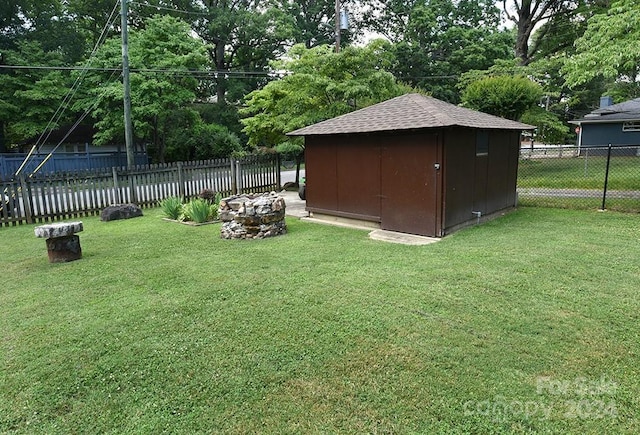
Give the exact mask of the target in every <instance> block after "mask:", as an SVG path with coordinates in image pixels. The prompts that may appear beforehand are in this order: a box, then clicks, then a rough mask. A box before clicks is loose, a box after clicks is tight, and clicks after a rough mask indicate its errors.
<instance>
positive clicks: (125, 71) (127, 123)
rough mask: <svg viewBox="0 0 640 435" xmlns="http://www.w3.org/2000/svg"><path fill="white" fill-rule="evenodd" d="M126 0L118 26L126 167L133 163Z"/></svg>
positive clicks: (121, 7) (123, 3)
mask: <svg viewBox="0 0 640 435" xmlns="http://www.w3.org/2000/svg"><path fill="white" fill-rule="evenodd" d="M127 2H128V0H120V27H121V33H122V85H123V86H124V99H123V100H124V140H125V145H126V149H127V167H128V168H132V167H133V166H134V165H135V156H134V154H133V131H132V126H131V83H130V82H129V31H128V28H127V15H128V4H127Z"/></svg>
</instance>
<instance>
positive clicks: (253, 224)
mask: <svg viewBox="0 0 640 435" xmlns="http://www.w3.org/2000/svg"><path fill="white" fill-rule="evenodd" d="M285 208H286V205H285V202H284V198H282V197H281V196H279V195H278V194H276V193H275V192H271V193H264V194H262V195H235V196H230V197H228V198H224V199H222V201H220V207H219V209H218V216H219V218H220V220H221V221H222V228H221V229H220V236H221V237H222V238H223V239H263V238H266V237H274V236H279V235H281V234H286V232H287V225H286V223H285Z"/></svg>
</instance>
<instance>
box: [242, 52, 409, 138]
mask: <svg viewBox="0 0 640 435" xmlns="http://www.w3.org/2000/svg"><path fill="white" fill-rule="evenodd" d="M390 49H391V47H390V45H389V44H388V43H384V42H382V41H381V40H377V41H373V42H371V43H370V44H369V45H367V46H366V47H346V48H345V49H344V50H342V51H341V52H340V53H334V52H333V47H331V46H319V47H315V48H312V49H306V48H305V47H304V46H303V45H296V46H294V47H293V48H292V49H291V50H289V52H288V53H287V56H286V60H283V61H281V62H279V63H278V64H277V65H276V67H277V68H282V69H285V70H287V71H290V72H291V74H290V75H287V76H286V77H284V78H283V79H281V80H277V81H272V82H270V83H269V84H267V85H266V86H265V87H263V88H262V89H259V90H255V91H253V92H251V93H250V94H249V95H247V97H246V100H245V103H246V108H245V109H243V110H242V114H243V115H245V116H246V118H245V119H243V121H242V122H243V124H244V125H245V129H244V131H245V132H246V134H247V135H248V136H249V143H250V144H251V145H253V146H268V147H272V146H276V145H278V144H280V143H282V142H286V141H287V140H288V139H287V137H286V136H285V134H286V133H287V132H289V131H292V130H294V129H296V128H301V127H304V126H306V125H309V124H313V123H315V122H319V121H322V120H325V119H329V118H332V117H334V116H338V115H342V114H344V113H348V112H351V111H352V110H355V109H359V108H362V107H365V106H368V105H370V104H374V103H377V102H380V101H383V100H386V99H388V98H391V97H395V96H398V95H402V94H404V93H407V92H408V91H409V88H408V87H406V86H403V85H400V84H398V83H397V82H396V79H395V77H394V76H393V75H392V74H391V73H389V72H387V70H388V69H389V68H390V67H391V65H392V60H393V55H392V54H391V52H390Z"/></svg>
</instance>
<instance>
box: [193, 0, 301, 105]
mask: <svg viewBox="0 0 640 435" xmlns="http://www.w3.org/2000/svg"><path fill="white" fill-rule="evenodd" d="M279 6H280V5H279V4H278V3H276V2H275V1H272V0H268V1H258V0H206V1H203V2H202V9H201V15H200V17H198V19H197V21H196V23H195V29H196V31H197V33H198V35H199V36H200V37H201V38H202V39H203V40H204V41H205V42H207V43H208V44H209V46H210V48H209V56H210V59H211V61H212V63H213V65H214V68H215V70H216V71H217V74H216V75H215V86H216V90H215V91H216V96H217V101H218V102H224V101H226V99H229V100H231V101H234V100H238V99H240V98H241V97H242V96H243V95H244V94H245V93H246V92H247V91H249V90H251V89H252V88H255V87H256V86H257V85H258V84H259V83H260V82H261V81H260V78H262V82H263V83H264V76H265V75H266V73H267V71H268V65H269V62H270V61H271V60H273V59H275V58H276V57H278V56H279V55H280V54H282V53H284V51H285V49H286V46H287V45H288V44H290V43H291V40H292V37H293V19H292V17H291V16H290V15H288V14H287V13H286V11H285V10H283V9H282V8H281V7H279ZM247 73H248V74H247ZM238 74H240V75H241V76H242V77H243V80H242V81H241V82H238V81H235V82H233V81H230V79H231V78H232V76H236V75H238ZM252 77H253V79H252ZM234 85H235V86H234ZM227 91H232V92H231V95H227Z"/></svg>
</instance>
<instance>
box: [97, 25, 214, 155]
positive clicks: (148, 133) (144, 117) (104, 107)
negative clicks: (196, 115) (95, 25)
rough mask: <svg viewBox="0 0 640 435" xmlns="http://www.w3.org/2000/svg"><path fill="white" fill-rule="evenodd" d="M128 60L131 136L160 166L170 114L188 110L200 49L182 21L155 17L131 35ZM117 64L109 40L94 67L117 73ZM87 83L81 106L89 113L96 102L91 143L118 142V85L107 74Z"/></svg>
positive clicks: (116, 47) (116, 50)
mask: <svg viewBox="0 0 640 435" xmlns="http://www.w3.org/2000/svg"><path fill="white" fill-rule="evenodd" d="M129 59H130V67H131V70H132V73H131V105H132V118H133V124H134V135H135V138H136V139H137V140H138V141H143V142H146V143H149V144H150V148H151V150H152V152H153V153H154V156H153V157H154V158H155V160H157V161H161V162H162V161H164V160H165V148H166V140H167V135H168V134H169V133H170V130H171V128H172V124H171V121H172V119H174V118H175V112H177V111H185V110H187V111H188V110H192V109H190V105H191V104H192V103H193V102H194V101H195V99H196V90H197V87H198V80H197V79H196V78H195V77H194V76H193V73H192V71H193V70H202V69H203V68H204V65H205V64H206V62H207V56H206V46H205V45H204V44H203V43H202V41H200V40H198V39H196V38H194V37H193V36H192V35H191V29H190V27H189V25H188V24H187V23H186V22H184V21H181V20H179V19H177V18H173V17H170V16H155V17H152V18H149V19H147V20H146V24H145V28H144V29H140V30H133V31H132V32H131V34H130V38H129ZM119 63H120V40H119V38H112V39H109V40H108V41H107V42H106V43H105V44H104V46H103V47H102V48H101V50H100V51H99V52H98V55H97V64H98V65H100V66H102V67H105V68H118V67H119ZM89 81H91V83H92V84H93V91H92V94H93V97H92V98H91V99H89V100H88V101H85V102H84V106H85V108H86V107H88V108H92V107H94V105H95V102H96V101H99V104H98V105H97V106H96V107H95V108H93V112H92V114H93V117H94V118H95V119H96V123H95V126H96V128H97V129H98V133H97V134H96V137H95V141H96V143H97V144H102V143H107V142H109V141H114V140H116V141H122V138H123V134H124V130H123V122H122V117H123V113H122V110H123V109H122V97H123V90H122V84H121V83H120V82H119V81H116V80H113V77H111V74H110V73H108V72H107V73H102V74H94V75H92V76H91V78H90V80H89ZM97 99H98V100H97ZM187 118H189V117H188V116H187Z"/></svg>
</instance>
